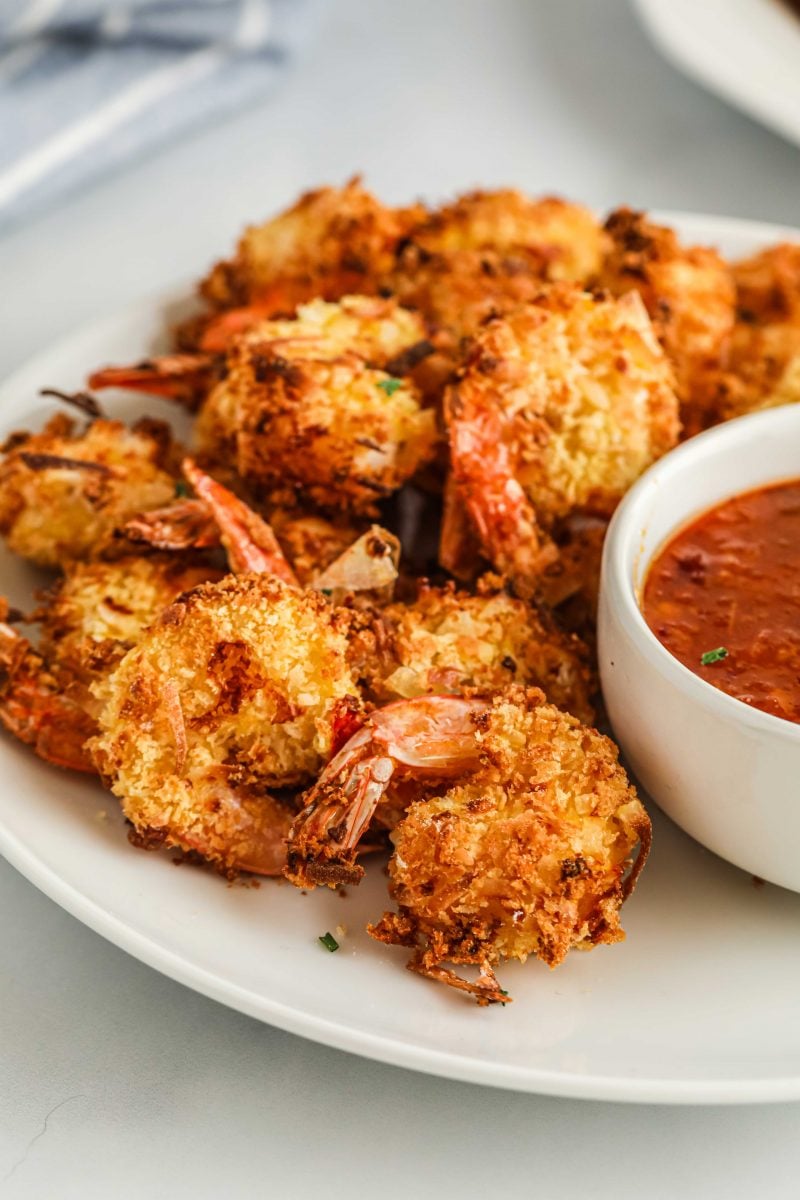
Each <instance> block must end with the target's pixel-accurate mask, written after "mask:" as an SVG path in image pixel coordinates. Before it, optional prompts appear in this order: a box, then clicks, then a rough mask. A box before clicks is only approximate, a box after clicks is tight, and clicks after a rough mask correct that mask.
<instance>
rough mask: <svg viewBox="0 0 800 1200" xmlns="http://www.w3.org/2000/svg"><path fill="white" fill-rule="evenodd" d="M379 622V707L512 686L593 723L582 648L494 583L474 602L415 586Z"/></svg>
mask: <svg viewBox="0 0 800 1200" xmlns="http://www.w3.org/2000/svg"><path fill="white" fill-rule="evenodd" d="M379 622H380V625H381V627H382V637H381V639H380V645H381V650H382V653H381V657H380V659H377V660H376V661H375V662H374V663H373V664H372V667H371V671H370V674H369V679H370V683H371V688H372V691H373V694H374V695H375V698H376V699H377V700H379V701H380V702H382V703H384V702H386V701H388V700H396V699H399V698H405V699H410V698H411V697H413V696H421V695H426V694H432V693H435V692H452V693H464V692H467V691H470V690H477V691H478V692H483V693H488V692H493V691H496V690H498V689H502V688H506V687H508V686H509V685H510V684H512V683H517V684H527V685H535V686H537V687H540V688H542V690H543V691H544V692H545V694H546V696H547V698H548V700H549V701H550V702H551V703H553V704H556V705H558V707H560V708H565V709H567V710H568V711H570V712H573V713H574V714H575V715H576V716H578V717H580V718H581V719H582V720H587V721H591V720H592V719H593V716H594V713H593V709H592V705H591V703H590V699H589V696H590V693H591V691H592V690H593V688H592V680H591V676H590V672H589V669H588V653H587V651H586V648H585V647H584V646H583V645H582V644H581V643H580V641H579V640H578V638H576V637H574V636H572V635H568V634H563V633H561V632H560V631H559V630H558V629H556V628H555V626H554V624H553V622H552V620H550V619H549V618H548V616H547V615H546V614H545V613H544V611H542V610H538V609H537V608H535V607H534V606H533V605H531V604H528V603H526V602H525V601H523V600H520V599H517V598H516V597H513V596H510V595H509V594H508V592H507V591H505V590H504V589H503V588H502V584H501V581H499V580H496V581H490V580H487V583H486V585H485V586H484V587H483V588H482V589H481V591H480V592H479V594H478V595H469V594H468V593H466V592H459V591H456V589H455V587H454V586H453V585H450V586H446V587H438V588H437V587H430V586H428V585H427V584H425V583H424V582H423V583H422V584H421V586H420V589H419V592H418V595H417V598H416V600H415V601H414V602H413V603H411V604H391V605H389V606H388V607H387V608H385V609H383V611H382V612H381V614H380V618H379Z"/></svg>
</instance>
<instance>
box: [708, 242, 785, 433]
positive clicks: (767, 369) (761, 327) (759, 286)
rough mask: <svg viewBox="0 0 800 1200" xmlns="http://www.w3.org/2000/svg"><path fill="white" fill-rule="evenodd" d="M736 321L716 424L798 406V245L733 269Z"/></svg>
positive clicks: (767, 253) (758, 256) (766, 252)
mask: <svg viewBox="0 0 800 1200" xmlns="http://www.w3.org/2000/svg"><path fill="white" fill-rule="evenodd" d="M732 269H733V276H734V280H735V282H736V292H737V319H736V325H735V326H734V330H733V338H732V345H731V353H730V359H729V363H728V370H727V371H726V372H723V374H722V376H721V379H720V387H719V394H718V402H717V412H716V416H717V417H718V419H719V420H723V421H724V420H728V419H729V418H731V417H738V416H741V415H742V414H743V413H748V412H754V411H756V410H758V409H762V408H775V407H776V406H778V405H780V404H794V403H797V401H798V400H800V245H790V244H788V243H783V244H781V245H778V246H772V247H770V248H769V249H768V250H762V251H761V252H760V253H759V254H756V255H754V256H753V257H752V258H748V259H745V260H744V261H742V262H739V263H734V265H733V268H732Z"/></svg>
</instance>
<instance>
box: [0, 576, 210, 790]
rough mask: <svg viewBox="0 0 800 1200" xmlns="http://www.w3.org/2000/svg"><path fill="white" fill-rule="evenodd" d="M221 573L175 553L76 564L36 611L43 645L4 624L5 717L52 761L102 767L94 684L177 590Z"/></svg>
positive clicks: (0, 692)
mask: <svg viewBox="0 0 800 1200" xmlns="http://www.w3.org/2000/svg"><path fill="white" fill-rule="evenodd" d="M218 575H219V572H216V571H215V570H213V569H212V568H210V567H208V566H204V565H199V564H187V563H185V562H181V561H180V560H176V559H175V558H173V557H168V556H160V557H159V556H153V557H149V558H121V559H117V560H115V561H114V562H91V563H80V562H76V563H71V564H68V565H67V567H66V569H65V572H64V575H63V576H62V577H61V578H60V579H59V580H58V581H57V582H56V583H55V584H54V585H53V586H52V587H51V588H50V589H49V590H48V591H47V592H46V593H45V594H44V596H43V597H42V599H41V602H40V604H39V607H38V608H37V609H36V611H35V612H34V613H33V614H32V615H31V617H30V620H31V621H32V622H36V623H37V624H38V625H39V639H38V645H37V646H36V647H34V646H33V645H32V643H31V642H30V641H29V640H28V639H27V638H26V637H24V636H23V635H22V634H21V633H20V632H18V631H17V630H16V629H14V628H13V627H12V626H11V625H10V624H9V623H8V621H5V622H4V623H3V625H2V627H0V666H1V667H2V671H1V672H0V673H1V674H2V682H1V683H0V721H2V722H3V724H4V725H5V726H6V728H7V729H8V730H9V731H10V732H11V733H13V734H14V735H15V736H16V737H18V738H19V739H20V740H21V741H23V742H26V743H28V744H30V745H32V746H33V748H34V751H35V753H36V754H37V755H38V756H39V757H40V758H43V759H45V760H46V761H47V762H50V763H52V764H54V765H56V766H61V767H70V768H72V769H73V770H78V771H94V769H95V768H94V764H93V762H92V759H91V756H90V755H89V753H88V751H87V750H86V749H85V745H86V742H87V740H88V739H89V738H90V737H91V736H92V735H93V734H95V733H96V732H97V727H96V724H95V720H94V718H95V714H96V708H97V706H96V703H95V701H94V699H93V696H92V693H91V688H92V687H93V686H96V685H97V684H98V683H99V682H100V681H101V680H102V679H103V678H105V677H106V676H107V675H108V674H109V673H110V672H111V671H112V670H113V668H114V666H115V665H116V663H118V662H119V661H120V660H121V659H122V657H123V656H124V655H125V654H126V653H127V651H128V650H129V649H131V647H132V646H134V645H135V644H136V642H137V641H138V640H139V638H140V637H141V636H142V633H143V631H144V630H145V629H146V628H147V626H148V625H149V624H150V623H151V622H152V621H153V620H154V619H155V618H156V617H157V616H158V614H159V613H160V612H161V611H162V610H163V609H165V608H166V607H167V606H168V605H169V604H171V603H172V601H173V600H175V599H176V597H177V596H179V595H180V594H181V593H182V592H184V591H186V590H188V589H190V588H193V587H195V586H197V584H199V583H201V582H204V581H206V580H209V579H214V578H217V577H218ZM6 611H7V606H6Z"/></svg>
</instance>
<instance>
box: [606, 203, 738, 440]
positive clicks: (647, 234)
mask: <svg viewBox="0 0 800 1200" xmlns="http://www.w3.org/2000/svg"><path fill="white" fill-rule="evenodd" d="M605 230H606V233H607V235H608V237H609V238H610V248H609V251H608V253H607V255H606V257H605V260H604V262H603V265H602V268H601V269H600V272H599V274H598V277H597V283H598V284H599V286H601V287H604V288H607V289H608V290H609V291H611V292H612V294H613V295H615V296H621V295H624V294H625V293H627V292H630V291H632V290H635V291H637V292H638V293H639V295H640V296H641V297H642V300H643V301H644V305H645V307H646V309H647V311H648V313H649V314H650V318H651V320H652V322H653V326H654V329H655V331H656V335H657V337H658V338H659V340H660V341H661V344H662V345H663V347H664V350H665V351H666V353H667V357H668V358H669V360H670V362H671V363H672V365H673V368H674V370H675V377H676V383H677V392H678V396H679V398H680V402H681V418H682V422H683V426H684V435H685V436H687V437H688V436H690V435H691V434H693V433H697V432H699V431H700V430H701V429H704V428H705V427H706V426H707V425H709V424H710V423H712V422H713V419H714V400H715V395H716V387H717V379H718V375H719V372H720V370H721V369H722V368H723V367H724V366H725V363H726V361H727V355H728V353H729V349H730V339H731V334H732V332H733V326H734V317H735V290H734V283H733V277H732V274H731V270H730V268H729V266H728V265H727V263H725V261H724V260H723V259H722V258H721V256H720V255H719V254H718V253H717V252H716V251H715V250H712V249H709V248H707V247H701V246H691V247H685V246H682V245H681V243H680V241H679V239H678V237H677V235H676V234H675V232H674V230H672V229H668V228H666V227H664V226H661V225H655V224H653V223H652V222H651V221H648V220H647V218H646V216H645V215H644V214H643V213H638V212H633V211H632V210H631V209H629V208H620V209H617V211H616V212H613V213H611V215H610V216H609V218H608V220H607V221H606V225H605Z"/></svg>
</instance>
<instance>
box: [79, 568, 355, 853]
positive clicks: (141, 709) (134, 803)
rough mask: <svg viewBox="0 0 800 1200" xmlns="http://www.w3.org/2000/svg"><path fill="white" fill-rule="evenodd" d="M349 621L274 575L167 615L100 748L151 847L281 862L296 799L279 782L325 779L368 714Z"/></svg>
mask: <svg viewBox="0 0 800 1200" xmlns="http://www.w3.org/2000/svg"><path fill="white" fill-rule="evenodd" d="M349 619H350V618H349V614H348V613H347V612H346V611H345V610H343V609H336V608H334V607H333V606H332V605H331V604H329V603H328V601H326V600H325V599H324V598H323V597H322V596H320V595H317V594H315V593H311V592H301V591H299V590H297V589H296V588H292V587H290V586H288V585H286V584H283V583H281V582H280V581H279V580H277V579H273V578H270V577H268V576H264V575H258V576H256V575H244V576H240V577H238V578H234V577H231V576H229V577H227V578H225V579H223V580H222V581H220V582H219V583H214V584H207V585H203V586H201V587H198V588H196V589H195V590H194V591H192V592H189V593H187V594H185V595H184V596H182V597H181V598H180V599H179V600H177V601H176V602H175V603H174V604H173V605H172V606H171V607H170V608H168V609H167V610H166V612H165V613H164V614H163V615H162V616H161V617H160V619H159V620H158V621H157V622H156V623H155V625H153V626H152V627H151V629H150V630H149V631H148V632H147V634H146V635H145V637H144V638H143V639H142V641H141V642H140V643H139V645H138V646H136V647H135V648H134V649H133V650H131V651H130V652H129V653H128V654H127V655H126V656H125V658H124V659H123V660H122V662H121V663H120V664H119V666H118V667H117V669H116V671H115V672H114V673H113V674H112V676H111V677H110V679H109V680H108V681H107V683H106V685H105V686H104V687H102V688H101V689H99V691H100V696H99V698H100V699H101V700H102V701H103V702H104V707H103V710H102V712H101V715H100V719H99V723H100V729H101V733H100V735H99V736H98V737H97V738H96V739H95V741H94V743H93V745H92V749H93V753H94V755H95V758H96V761H97V765H98V769H99V770H100V773H101V775H102V776H103V778H104V780H105V781H106V783H107V785H108V786H109V787H110V788H111V790H112V791H113V792H114V793H115V794H116V795H117V796H119V798H120V800H121V801H122V807H123V811H124V812H125V815H126V816H127V817H128V819H129V820H130V821H131V822H132V824H133V826H134V828H135V830H136V831H137V833H138V835H139V836H140V838H141V839H142V840H143V841H144V842H145V843H156V844H166V845H169V846H177V847H180V848H181V849H183V850H185V851H196V852H198V853H199V854H201V855H202V856H203V857H204V858H205V859H207V860H209V861H210V862H212V863H215V864H216V865H218V866H219V867H220V868H222V869H223V870H234V869H237V868H239V869H243V870H252V871H256V872H259V873H263V874H274V873H276V872H279V871H280V869H281V867H282V865H283V861H284V858H285V844H284V839H285V837H286V834H287V832H288V828H289V824H290V820H291V807H290V806H289V805H287V804H286V803H285V802H284V801H283V800H282V799H280V798H278V797H276V796H275V795H274V794H273V790H274V789H284V788H294V787H297V786H299V785H301V784H303V783H307V782H308V781H309V780H310V779H312V778H313V776H314V774H315V773H316V772H317V771H318V770H319V769H320V767H321V766H322V764H323V763H324V762H325V760H326V759H327V758H328V757H329V756H330V754H331V752H332V750H333V749H334V748H335V746H336V742H337V739H339V738H340V737H341V736H342V730H343V729H345V730H347V731H349V729H350V726H351V724H352V719H353V714H354V713H356V712H358V710H359V709H360V699H359V691H358V686H357V682H356V679H355V678H354V677H353V674H352V671H351V667H350V663H349V659H348V638H347V634H348V626H349ZM345 736H347V733H345Z"/></svg>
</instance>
